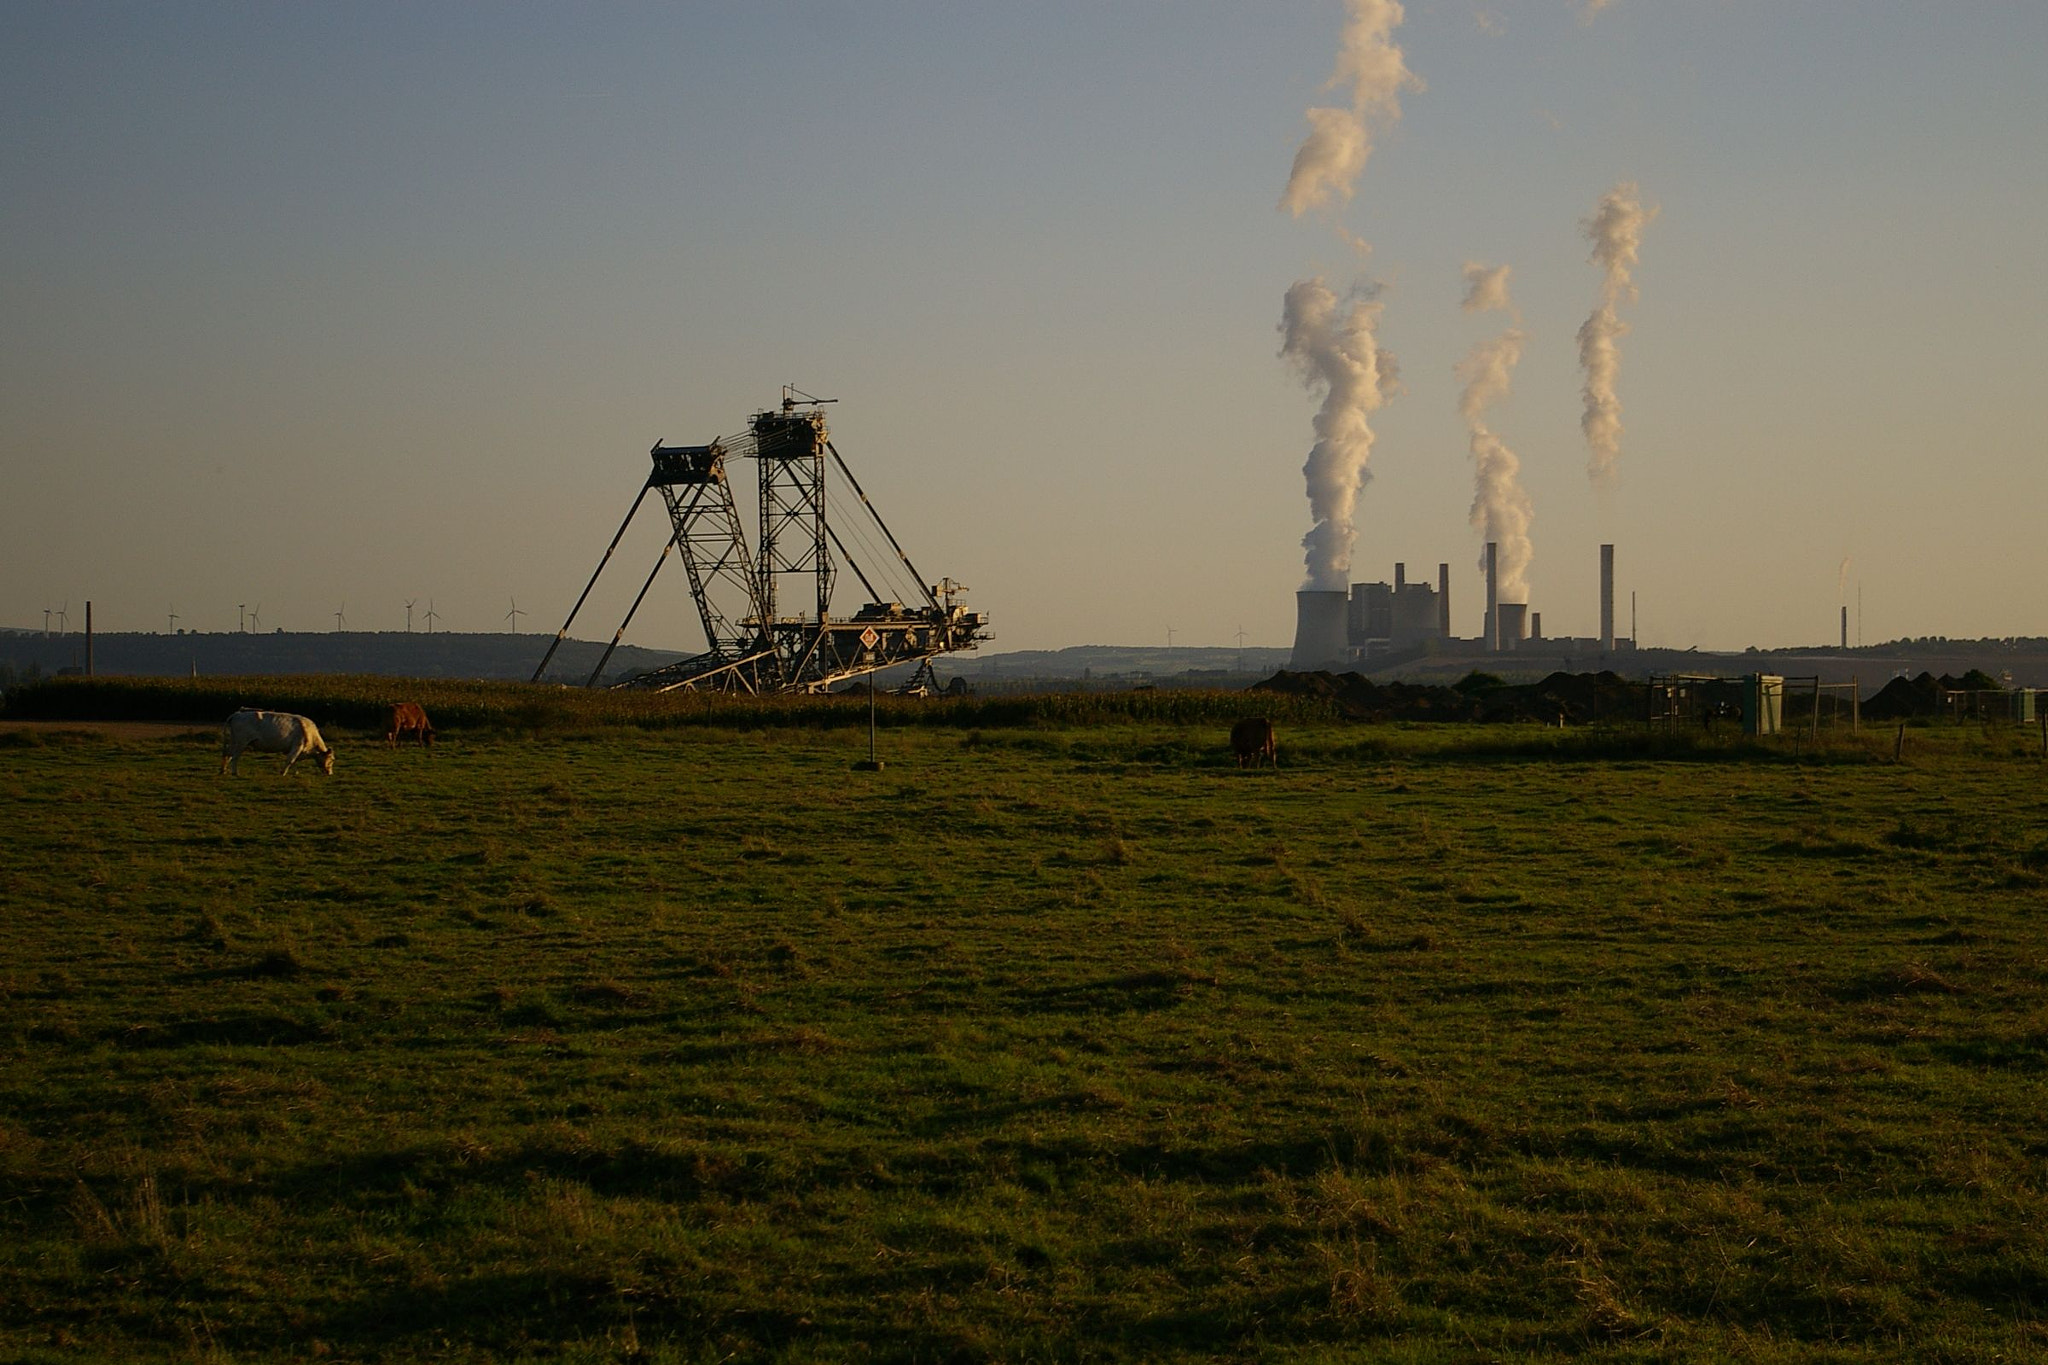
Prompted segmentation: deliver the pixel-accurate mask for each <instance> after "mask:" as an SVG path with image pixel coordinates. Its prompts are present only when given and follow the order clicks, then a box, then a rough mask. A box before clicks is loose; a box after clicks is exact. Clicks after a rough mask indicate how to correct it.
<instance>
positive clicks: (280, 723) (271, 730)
mask: <svg viewBox="0 0 2048 1365" xmlns="http://www.w3.org/2000/svg"><path fill="white" fill-rule="evenodd" d="M251 749H254V750H255V751H256V752H257V753H259V754H283V755H284V756H285V757H284V770H285V771H286V772H290V771H291V770H292V764H294V763H296V762H298V761H299V759H300V758H301V757H303V756H304V755H306V754H311V755H313V757H314V758H315V759H316V760H317V761H318V762H319V764H320V771H321V773H322V774H323V775H324V776H327V777H332V776H334V750H332V749H330V748H328V747H327V741H326V740H324V739H322V738H320V727H319V726H317V725H315V724H314V723H313V722H312V721H310V720H307V719H306V718H305V717H304V716H295V715H293V714H292V713H291V712H289V711H258V710H255V709H253V708H250V707H244V708H243V709H241V710H240V711H237V712H235V714H233V715H232V716H229V717H228V718H227V720H226V721H225V722H224V723H223V724H222V725H221V727H220V770H221V771H222V772H224V773H230V772H231V773H234V774H236V775H237V776H240V774H241V763H242V755H243V754H244V753H246V752H248V751H249V750H251Z"/></svg>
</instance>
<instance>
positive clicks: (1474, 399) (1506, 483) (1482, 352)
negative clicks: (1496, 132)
mask: <svg viewBox="0 0 2048 1365" xmlns="http://www.w3.org/2000/svg"><path fill="white" fill-rule="evenodd" d="M1464 307H1465V311H1466V312H1468V313H1476V312H1480V311H1482V310H1486V309H1495V308H1498V309H1503V310H1506V311H1510V312H1512V311H1513V308H1514V305H1513V304H1512V303H1511V302H1510V301H1509V299H1508V268H1507V267H1506V266H1504V265H1503V266H1495V267H1492V268H1490V269H1489V268H1488V267H1486V266H1483V265H1480V264H1478V263H1477V262H1467V263H1466V265H1465V303H1464ZM1521 359H1522V332H1521V329H1520V328H1518V327H1510V328H1508V329H1507V330H1506V331H1504V332H1502V333H1501V334H1500V335H1498V336H1495V337H1489V338H1488V339H1486V340H1485V341H1482V342H1480V343H1478V344H1477V345H1475V346H1474V347H1473V348H1472V349H1471V350H1470V351H1469V352H1467V353H1466V355H1465V358H1464V359H1463V360H1462V361H1460V362H1458V366H1457V371H1456V373H1457V377H1458V382H1459V384H1460V385H1461V386H1462V387H1461V388H1460V390H1459V393H1458V413H1459V415H1460V416H1462V417H1463V418H1464V419H1465V428H1466V430H1467V432H1469V433H1470V436H1471V447H1472V525H1473V527H1474V528H1475V529H1476V530H1478V531H1479V533H1480V538H1481V539H1482V540H1485V541H1492V542H1493V543H1494V544H1495V545H1496V546H1497V550H1496V553H1497V555H1498V557H1499V558H1498V560H1497V568H1498V572H1499V580H1498V581H1499V584H1500V600H1501V601H1503V602H1527V601H1528V600H1529V564H1530V561H1531V560H1533V559H1534V558H1535V547H1534V545H1533V544H1532V543H1531V542H1530V539H1529V526H1530V523H1531V522H1532V521H1534V520H1535V504H1533V503H1532V502H1531V501H1530V500H1529V494H1528V492H1527V490H1525V489H1524V488H1523V487H1522V480H1521V469H1522V462H1521V461H1520V460H1519V459H1517V458H1516V457H1515V452H1514V451H1512V450H1510V449H1508V446H1507V443H1506V442H1505V441H1503V440H1501V439H1500V437H1499V436H1497V435H1495V434H1494V432H1493V431H1492V429H1491V428H1489V427H1488V426H1487V425H1486V421H1485V416H1486V410H1487V409H1488V408H1490V407H1492V406H1493V405H1494V404H1495V403H1497V402H1499V401H1500V400H1501V399H1503V398H1505V397H1507V395H1508V389H1509V386H1510V383H1511V381H1512V380H1513V377H1514V372H1515V366H1516V364H1517V363H1519V362H1520V360H1521ZM1479 567H1480V569H1481V570H1482V571H1483V570H1484V569H1485V568H1486V554H1485V551H1484V550H1481V551H1480V560H1479Z"/></svg>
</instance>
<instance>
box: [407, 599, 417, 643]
mask: <svg viewBox="0 0 2048 1365" xmlns="http://www.w3.org/2000/svg"><path fill="white" fill-rule="evenodd" d="M419 600H420V599H419V598H417V597H408V598H406V599H405V633H406V634H407V635H410V634H412V604H413V603H415V602H417V601H419Z"/></svg>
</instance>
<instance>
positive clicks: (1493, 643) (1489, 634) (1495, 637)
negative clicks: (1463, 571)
mask: <svg viewBox="0 0 2048 1365" xmlns="http://www.w3.org/2000/svg"><path fill="white" fill-rule="evenodd" d="M1486 652H1487V653H1488V654H1498V653H1500V542H1499V541H1494V540H1489V541H1487V542H1486Z"/></svg>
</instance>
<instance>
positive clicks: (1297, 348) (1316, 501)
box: [1280, 278, 1400, 592]
mask: <svg viewBox="0 0 2048 1365" xmlns="http://www.w3.org/2000/svg"><path fill="white" fill-rule="evenodd" d="M1381 306H1382V305H1381V304H1380V303H1379V302H1378V301H1377V300H1376V299H1374V298H1372V297H1371V295H1370V294H1369V293H1366V292H1359V291H1354V292H1353V293H1352V294H1351V295H1350V296H1349V297H1348V298H1344V299H1339V298H1338V297H1337V294H1336V293H1335V291H1333V290H1332V289H1331V288H1330V287H1329V285H1327V284H1325V283H1323V281H1322V280H1321V279H1320V278H1318V279H1312V280H1299V281H1297V282H1296V283H1295V285H1294V287H1293V288H1291V289H1289V290H1288V291H1287V302H1286V306H1285V309H1284V310H1283V312H1282V314H1281V317H1280V334H1281V343H1280V354H1281V355H1282V356H1284V357H1286V358H1287V359H1288V360H1290V361H1292V362H1294V365H1295V367H1296V368H1297V369H1298V370H1299V371H1300V372H1301V382H1302V384H1303V385H1304V386H1305V387H1307V388H1308V389H1309V390H1310V391H1311V392H1315V391H1318V390H1320V391H1321V392H1322V394H1323V405H1322V407H1321V408H1320V409H1319V410H1318V411H1317V413H1316V421H1315V431H1316V443H1315V446H1314V448H1313V449H1311V450H1310V451H1309V454H1308V463H1306V464H1304V465H1303V466H1302V469H1301V472H1302V475H1303V477H1305V478H1306V479H1307V480H1308V502H1309V512H1310V514H1311V515H1312V516H1313V517H1314V519H1315V525H1314V526H1313V527H1312V528H1310V530H1309V533H1308V534H1307V535H1305V536H1303V537H1302V539H1301V544H1302V548H1303V549H1304V550H1306V551H1307V552H1308V554H1307V566H1308V573H1307V580H1306V582H1305V583H1304V586H1305V587H1309V588H1316V589H1322V590H1325V591H1339V592H1341V591H1343V590H1344V589H1345V588H1347V587H1348V586H1349V585H1350V579H1351V548H1352V545H1353V544H1354V543H1355V542H1356V541H1357V538H1358V533H1357V530H1356V528H1355V527H1354V525H1353V523H1352V519H1351V513H1352V509H1353V507H1354V506H1355V504H1356V503H1357V500H1358V490H1359V489H1361V488H1363V487H1364V486H1365V483H1366V480H1367V479H1369V478H1370V477H1371V473H1370V472H1369V471H1368V469H1367V468H1366V466H1367V465H1368V463H1370V461H1371V460H1372V443H1373V434H1372V427H1371V425H1370V423H1369V422H1368V421H1367V418H1368V417H1369V416H1370V415H1371V414H1372V413H1373V412H1375V411H1377V410H1378V409H1379V407H1380V406H1381V405H1382V404H1383V403H1385V402H1386V400H1387V399H1388V398H1389V397H1391V396H1392V395H1393V393H1394V392H1395V390H1396V389H1397V388H1398V387H1399V384H1400V380H1399V371H1398V369H1397V367H1396V365H1395V362H1394V355H1393V352H1391V351H1388V350H1385V349H1382V348H1381V346H1380V345H1379V342H1378V338H1377V336H1376V335H1375V329H1377V327H1378V326H1379V320H1380V308H1381Z"/></svg>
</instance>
